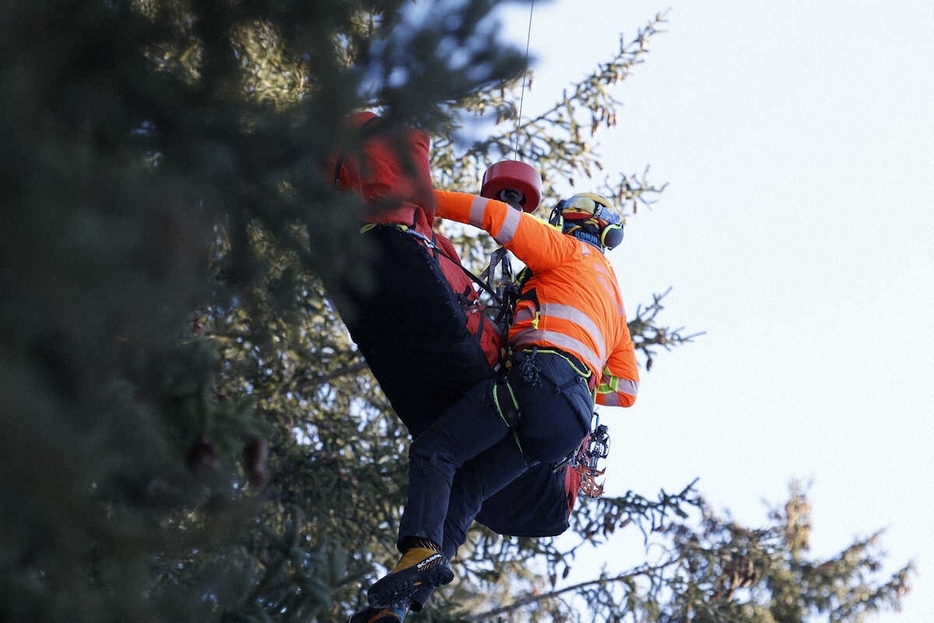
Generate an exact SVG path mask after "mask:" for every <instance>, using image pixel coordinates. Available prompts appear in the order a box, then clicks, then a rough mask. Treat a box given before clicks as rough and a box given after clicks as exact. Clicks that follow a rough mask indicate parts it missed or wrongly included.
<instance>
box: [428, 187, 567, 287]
mask: <svg viewBox="0 0 934 623" xmlns="http://www.w3.org/2000/svg"><path fill="white" fill-rule="evenodd" d="M434 195H435V206H436V214H437V215H438V216H440V217H442V218H446V219H449V220H452V221H457V222H459V223H465V224H467V225H473V226H474V227H479V228H480V229H483V230H484V231H486V232H487V233H489V234H490V235H491V236H493V239H494V240H495V241H496V242H498V243H499V244H501V245H503V246H504V247H506V248H507V249H509V250H510V251H512V252H513V253H515V255H516V257H518V258H519V259H520V260H522V261H523V262H524V263H525V264H526V266H528V267H529V268H531V269H532V270H543V269H548V268H552V267H554V266H557V265H559V264H562V263H564V262H567V261H571V260H573V259H574V257H575V256H576V254H577V253H578V249H579V245H578V244H577V243H576V241H574V240H573V239H572V238H569V237H568V236H565V235H564V234H562V233H561V232H560V231H559V230H558V229H557V228H555V227H552V226H551V225H549V224H548V223H546V222H544V221H542V220H541V219H538V218H536V217H534V216H532V215H531V214H526V213H525V212H520V211H519V210H516V209H515V208H513V207H511V206H510V205H509V204H507V203H503V202H502V201H497V200H496V199H487V198H485V197H480V196H478V195H472V194H470V193H459V192H452V191H446V190H436V191H435V193H434Z"/></svg>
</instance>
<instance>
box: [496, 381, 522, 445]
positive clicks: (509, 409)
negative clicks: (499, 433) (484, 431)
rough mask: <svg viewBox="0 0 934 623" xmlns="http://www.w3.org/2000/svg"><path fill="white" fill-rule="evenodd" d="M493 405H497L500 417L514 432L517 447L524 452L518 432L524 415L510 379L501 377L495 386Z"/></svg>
mask: <svg viewBox="0 0 934 623" xmlns="http://www.w3.org/2000/svg"><path fill="white" fill-rule="evenodd" d="M493 403H494V404H495V405H496V410H497V411H498V412H499V417H501V418H502V419H503V422H504V423H505V424H506V426H508V427H509V430H511V431H512V436H513V438H514V439H515V440H516V445H517V446H519V451H520V452H522V442H520V441H519V433H518V430H517V429H518V427H519V420H520V419H522V414H521V413H520V412H519V401H517V400H516V395H515V393H513V391H512V385H510V384H509V379H507V378H506V377H505V376H502V377H500V378H499V379H498V380H497V381H496V383H495V384H494V385H493Z"/></svg>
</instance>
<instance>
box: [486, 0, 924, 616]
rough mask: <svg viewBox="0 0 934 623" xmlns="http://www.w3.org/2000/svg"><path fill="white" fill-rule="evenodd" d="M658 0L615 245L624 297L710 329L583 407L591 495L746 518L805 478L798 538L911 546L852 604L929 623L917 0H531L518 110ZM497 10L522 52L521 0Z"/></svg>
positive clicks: (603, 55) (606, 46) (630, 132)
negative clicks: (632, 385) (894, 576)
mask: <svg viewBox="0 0 934 623" xmlns="http://www.w3.org/2000/svg"><path fill="white" fill-rule="evenodd" d="M669 8H670V11H669V12H668V14H667V19H668V24H667V26H666V31H667V32H666V33H664V34H660V35H657V36H656V37H654V38H653V39H652V41H651V43H650V50H651V52H650V54H649V55H648V56H647V57H646V62H645V63H644V64H643V65H641V66H640V67H639V68H638V69H637V70H636V73H635V75H634V76H633V77H631V78H629V79H627V80H626V81H624V82H623V83H621V84H620V85H619V86H618V87H617V88H616V90H615V91H614V93H615V94H616V96H617V98H618V99H620V100H621V101H622V102H623V104H624V105H623V107H622V108H621V109H620V111H619V112H620V115H619V122H620V127H619V128H618V129H616V130H614V131H613V132H609V133H604V134H602V135H600V136H599V142H600V145H601V147H600V152H601V153H602V154H603V155H604V158H603V162H604V165H605V166H606V168H607V170H609V171H611V172H612V171H623V172H626V173H638V172H641V171H642V169H643V168H644V167H645V166H646V165H651V172H650V179H651V180H653V181H655V182H658V183H662V182H668V183H669V187H668V189H667V190H666V191H665V192H664V193H662V195H661V196H660V197H659V201H658V203H657V205H656V206H655V207H654V209H652V210H651V211H643V212H640V214H639V215H638V216H637V217H636V218H634V219H631V220H630V222H629V226H628V227H627V231H626V240H625V241H624V243H623V245H622V247H620V249H618V250H616V251H615V252H613V255H612V257H613V259H614V264H615V265H616V267H617V271H618V274H619V277H620V282H621V285H622V287H623V293H624V296H625V297H626V300H627V307H628V308H629V309H630V310H631V311H632V312H634V311H635V308H636V306H637V305H638V304H639V303H646V302H649V301H650V300H651V294H652V293H653V292H662V291H664V290H665V289H667V288H668V287H669V286H672V287H673V290H672V292H671V294H670V295H669V296H668V298H667V299H666V301H667V304H666V309H665V311H664V312H663V313H662V315H661V317H660V320H661V323H662V324H670V325H673V326H674V327H679V326H684V327H686V330H687V332H689V333H690V332H694V331H706V335H705V336H703V337H701V338H699V339H698V340H697V341H696V343H694V344H691V345H687V346H684V347H681V348H678V349H676V350H674V351H673V352H671V353H663V354H661V355H660V356H659V357H657V359H656V362H655V366H654V368H653V370H652V371H651V372H647V373H644V375H643V383H642V388H641V390H640V397H639V401H638V403H637V404H636V406H634V407H633V408H632V409H629V410H626V411H619V410H605V411H604V412H603V421H604V423H607V424H609V425H610V432H611V436H612V452H611V460H610V465H609V470H608V475H609V481H608V489H609V492H610V493H611V494H622V493H624V492H625V491H626V490H627V489H632V490H634V491H636V492H638V493H640V494H643V495H645V496H647V497H654V496H655V494H656V493H657V491H658V490H659V489H660V488H665V489H666V490H667V491H669V492H673V491H677V490H680V488H681V487H683V486H684V485H686V484H687V483H688V482H690V481H691V480H693V479H694V478H695V477H698V478H700V480H699V483H698V488H699V489H700V491H701V492H702V493H703V494H704V495H705V496H706V497H707V498H708V500H710V501H711V502H712V503H713V504H714V506H715V507H717V508H719V509H721V510H727V509H728V510H730V511H732V513H733V515H734V516H735V517H736V518H737V519H738V520H740V521H741V522H744V523H746V524H752V525H765V523H766V522H767V519H766V513H767V504H766V503H768V504H769V505H778V504H780V503H781V502H783V501H784V500H785V497H786V495H787V491H788V483H789V482H790V481H791V480H792V479H793V478H799V479H802V480H804V481H810V482H812V483H813V484H812V485H811V487H810V496H809V497H810V500H811V502H812V504H813V523H814V529H813V531H812V554H813V555H814V556H820V557H829V556H832V555H833V554H835V553H837V552H838V551H840V550H841V549H843V548H844V547H846V546H847V545H849V544H850V543H852V542H853V540H855V539H856V538H857V537H864V536H868V535H869V534H871V533H872V532H874V531H875V530H877V529H880V528H884V529H885V530H886V532H885V534H884V536H883V541H882V546H883V548H884V549H885V550H886V551H887V552H888V554H889V555H888V558H887V566H888V570H889V571H894V570H895V569H897V568H898V567H900V566H901V565H902V564H903V563H905V562H907V561H908V560H909V559H913V560H914V561H915V562H916V565H917V567H918V571H919V575H918V576H917V577H915V579H914V590H913V591H912V593H911V594H910V595H909V596H908V597H907V598H906V600H905V604H904V605H905V608H904V610H903V612H902V613H901V614H899V615H895V614H883V615H882V616H879V617H876V618H874V619H872V620H874V621H876V622H877V623H929V622H930V621H932V620H934V447H932V446H934V354H932V348H934V2H931V1H930V0H887V1H882V0H878V1H877V0H862V1H859V0H850V1H843V0H826V1H818V0H811V1H810V2H804V1H795V0H790V1H788V2H781V3H776V2H765V1H748V0H747V1H743V0H708V1H704V2H701V1H699V0H690V1H683V2H678V1H677V0H675V1H673V2H671V3H670V4H669V3H666V2H658V3H654V2H651V1H646V0H636V1H633V2H623V1H620V0H555V1H553V2H545V1H543V0H538V1H537V2H536V4H535V11H534V15H533V18H532V36H531V53H532V57H533V59H535V60H534V61H533V62H534V65H533V67H534V69H535V84H534V87H535V88H534V90H533V91H532V92H529V93H527V94H526V97H525V103H524V110H525V113H526V114H535V113H536V112H538V111H541V110H543V109H544V108H546V107H549V106H550V105H551V104H552V103H553V102H554V100H555V98H556V97H557V95H558V94H560V91H561V89H562V88H563V87H564V86H565V85H566V84H567V83H569V82H571V81H573V80H576V79H579V78H581V77H583V76H584V75H585V74H587V73H588V72H590V71H591V70H592V69H593V68H594V67H595V64H596V63H597V62H599V61H603V60H608V59H609V58H611V56H612V54H613V53H614V51H615V50H616V49H617V45H618V41H619V35H620V33H623V34H624V35H625V37H626V39H627V40H628V39H631V38H632V37H633V36H634V35H635V33H636V30H637V29H638V28H639V27H641V26H642V25H644V24H645V23H647V22H648V21H649V20H650V19H651V18H652V17H653V16H654V15H655V13H657V12H659V11H665V10H667V9H669ZM507 15H508V16H509V18H508V19H509V23H508V25H507V28H506V31H505V32H506V33H507V37H508V39H509V40H511V41H514V42H515V43H516V45H518V46H519V47H521V48H524V46H525V39H526V30H527V27H528V16H529V11H528V5H525V6H520V7H518V8H513V9H512V10H510V11H509V12H508V13H507ZM568 190H569V189H559V191H561V192H562V193H563V194H567V192H566V191H568ZM616 547H619V548H623V547H625V548H630V545H628V544H618V545H614V548H616ZM598 553H600V554H602V555H605V554H606V552H598ZM615 553H616V552H615V551H614V555H615ZM635 553H636V554H638V553H639V552H635Z"/></svg>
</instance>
